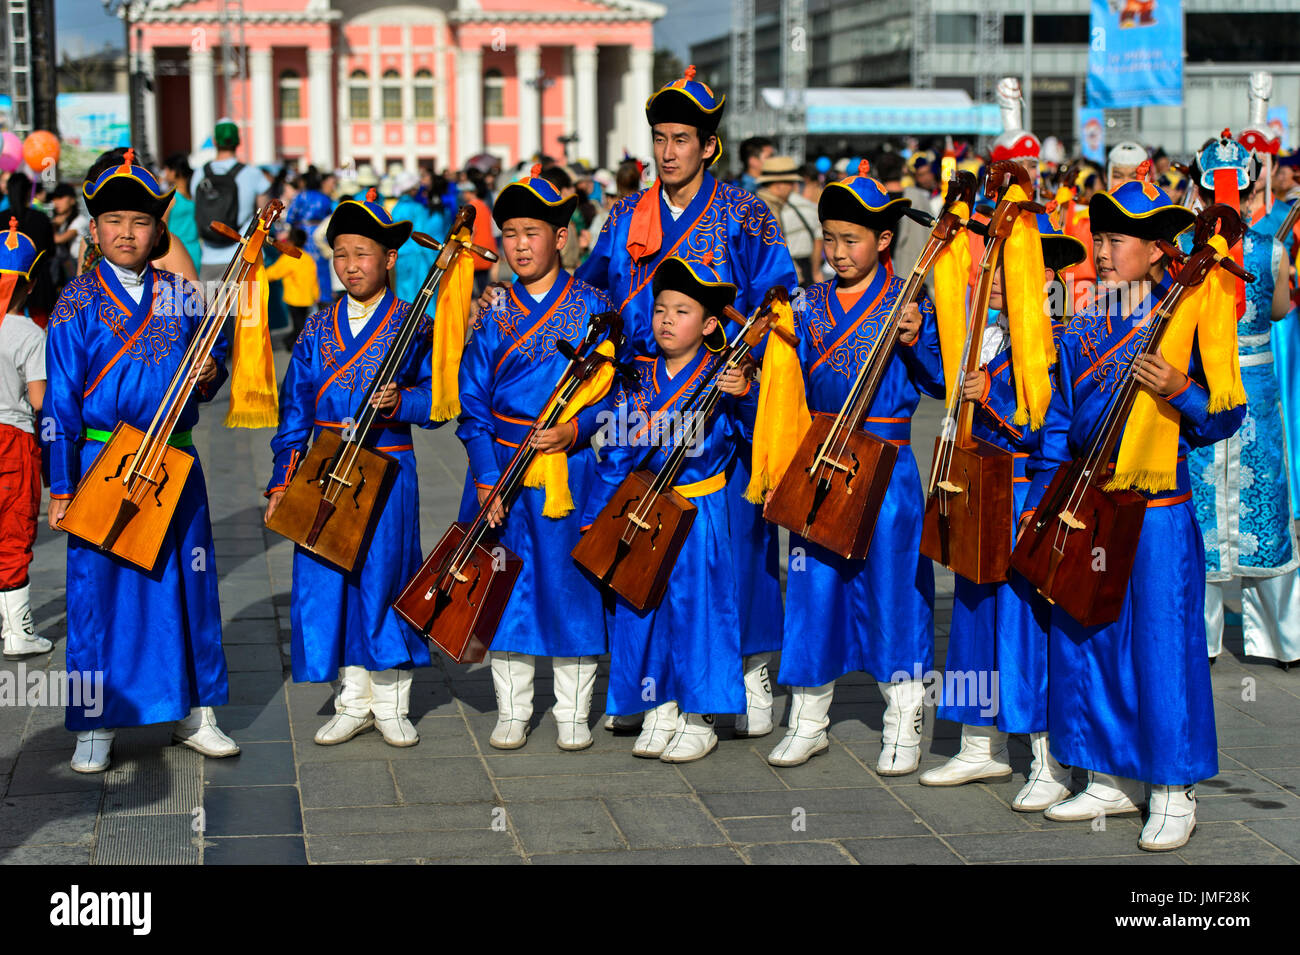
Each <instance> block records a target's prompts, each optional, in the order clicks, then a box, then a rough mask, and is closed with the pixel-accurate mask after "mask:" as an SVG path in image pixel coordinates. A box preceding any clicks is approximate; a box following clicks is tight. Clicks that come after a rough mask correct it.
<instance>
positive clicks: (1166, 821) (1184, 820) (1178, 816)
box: [1138, 784, 1196, 852]
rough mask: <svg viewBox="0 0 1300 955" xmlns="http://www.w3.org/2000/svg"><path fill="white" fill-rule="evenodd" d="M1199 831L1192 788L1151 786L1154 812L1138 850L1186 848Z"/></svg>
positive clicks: (1161, 850)
mask: <svg viewBox="0 0 1300 955" xmlns="http://www.w3.org/2000/svg"><path fill="white" fill-rule="evenodd" d="M1195 828H1196V790H1195V789H1194V788H1193V787H1191V786H1157V785H1154V784H1153V785H1152V786H1151V811H1150V813H1149V814H1148V815H1147V824H1146V825H1145V826H1143V827H1142V836H1141V837H1140V838H1139V839H1138V848H1139V849H1146V850H1147V851H1148V852H1168V851H1169V850H1170V849H1179V848H1182V847H1183V846H1185V845H1187V840H1188V839H1190V838H1191V837H1192V830H1193V829H1195Z"/></svg>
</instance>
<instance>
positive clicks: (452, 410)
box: [429, 229, 474, 421]
mask: <svg viewBox="0 0 1300 955" xmlns="http://www.w3.org/2000/svg"><path fill="white" fill-rule="evenodd" d="M460 234H461V236H462V237H463V238H464V239H465V241H467V242H468V241H469V239H470V235H469V230H468V229H463V230H461V233H460ZM473 292H474V257H473V256H472V255H470V254H469V253H468V252H461V253H459V254H457V256H456V258H455V260H453V261H452V263H451V268H449V269H448V270H447V272H446V274H445V275H443V277H442V284H441V285H440V286H439V287H438V304H437V305H436V306H435V308H434V321H433V352H432V363H433V401H432V403H431V404H430V406H429V420H430V421H448V420H450V419H452V418H454V417H456V416H457V415H458V414H460V356H461V354H462V353H463V352H464V351H465V330H466V329H467V328H468V326H469V309H470V298H471V296H472V295H473Z"/></svg>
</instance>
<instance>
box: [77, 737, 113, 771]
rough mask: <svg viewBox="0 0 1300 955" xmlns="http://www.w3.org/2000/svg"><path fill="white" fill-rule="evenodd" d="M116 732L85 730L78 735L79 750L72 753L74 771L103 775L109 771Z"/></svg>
mask: <svg viewBox="0 0 1300 955" xmlns="http://www.w3.org/2000/svg"><path fill="white" fill-rule="evenodd" d="M116 735H117V731H116V730H83V731H82V732H80V733H78V734H77V748H76V749H75V750H73V752H72V763H71V766H72V770H73V772H77V773H102V772H103V771H104V770H106V769H108V763H109V753H110V752H111V751H112V749H113V737H114V736H116Z"/></svg>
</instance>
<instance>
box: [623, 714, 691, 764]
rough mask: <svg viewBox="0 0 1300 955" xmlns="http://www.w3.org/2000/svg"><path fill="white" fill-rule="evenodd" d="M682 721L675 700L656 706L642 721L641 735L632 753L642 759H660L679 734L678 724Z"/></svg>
mask: <svg viewBox="0 0 1300 955" xmlns="http://www.w3.org/2000/svg"><path fill="white" fill-rule="evenodd" d="M680 722H681V714H680V713H679V712H678V710H677V702H676V701H675V700H669V701H668V702H667V703H663V704H661V705H659V706H656V707H655V708H654V709H653V710H651V711H650V712H648V713H646V714H645V719H644V720H643V721H642V723H641V735H640V736H638V737H637V738H636V743H635V744H633V746H632V755H633V756H640V757H641V758H642V759H658V758H659V757H660V756H662V755H663V752H664V750H665V749H667V748H668V744H669V743H670V742H671V741H672V738H673V737H674V736H676V735H677V724H678V723H680Z"/></svg>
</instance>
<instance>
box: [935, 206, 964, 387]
mask: <svg viewBox="0 0 1300 955" xmlns="http://www.w3.org/2000/svg"><path fill="white" fill-rule="evenodd" d="M951 211H952V212H953V214H955V215H957V216H959V217H961V218H962V219H969V218H970V207H969V206H967V205H966V203H964V202H954V203H953V205H952V210H951ZM969 286H970V233H969V232H967V231H966V230H965V229H962V230H961V231H960V232H958V233H957V237H956V238H955V239H953V240H952V241H951V242H949V243H948V244H947V245H945V246H944V247H943V248H942V249H940V250H939V255H938V256H937V257H936V258H935V260H934V313H935V320H936V322H937V324H938V326H939V353H940V354H941V355H942V356H943V381H944V386H945V389H946V393H945V397H946V400H948V401H951V400H952V390H953V389H954V388H956V387H957V377H958V376H959V375H960V374H961V351H962V347H963V346H964V345H965V343H966V291H967V289H968V288H969Z"/></svg>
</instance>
